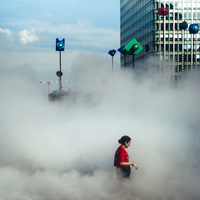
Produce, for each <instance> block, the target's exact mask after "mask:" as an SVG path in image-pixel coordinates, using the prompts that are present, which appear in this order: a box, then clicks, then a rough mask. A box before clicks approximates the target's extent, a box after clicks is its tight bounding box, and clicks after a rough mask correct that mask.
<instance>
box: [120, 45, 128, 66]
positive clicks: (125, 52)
mask: <svg viewBox="0 0 200 200" xmlns="http://www.w3.org/2000/svg"><path fill="white" fill-rule="evenodd" d="M124 47H125V46H121V47H120V48H119V49H118V51H119V52H120V53H121V54H123V55H124V67H126V55H127V51H126V50H124Z"/></svg>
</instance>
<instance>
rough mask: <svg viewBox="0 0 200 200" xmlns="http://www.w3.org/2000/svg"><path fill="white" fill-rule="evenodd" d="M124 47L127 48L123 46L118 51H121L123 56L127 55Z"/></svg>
mask: <svg viewBox="0 0 200 200" xmlns="http://www.w3.org/2000/svg"><path fill="white" fill-rule="evenodd" d="M124 47H125V46H121V47H120V48H119V49H118V51H119V52H120V53H122V54H123V55H126V54H127V51H125V50H124Z"/></svg>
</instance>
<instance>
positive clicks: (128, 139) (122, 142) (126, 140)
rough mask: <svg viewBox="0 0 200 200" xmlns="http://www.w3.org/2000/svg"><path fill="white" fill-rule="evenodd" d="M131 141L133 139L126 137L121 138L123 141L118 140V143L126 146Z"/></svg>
mask: <svg viewBox="0 0 200 200" xmlns="http://www.w3.org/2000/svg"><path fill="white" fill-rule="evenodd" d="M130 140H131V138H130V137H129V136H127V135H124V136H122V137H121V139H119V140H118V142H119V143H120V144H122V145H124V144H125V142H129V141H130Z"/></svg>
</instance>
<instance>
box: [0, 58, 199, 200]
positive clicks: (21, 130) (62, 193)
mask: <svg viewBox="0 0 200 200" xmlns="http://www.w3.org/2000/svg"><path fill="white" fill-rule="evenodd" d="M84 62H87V65H84V68H81V69H80V67H79V66H80V65H81V63H84ZM94 63H95V64H94ZM94 65H95V66H94ZM149 67H150V66H149ZM0 69H1V74H0V83H1V84H0V91H1V100H0V101H1V103H0V111H1V114H0V127H1V128H0V130H1V131H0V152H1V154H0V177H1V178H0V186H1V187H0V200H18V199H20V200H40V199H42V200H82V199H86V200H90V199H91V200H95V199H96V200H104V199H105V200H118V199H119V200H121V199H123V200H130V199H133V200H151V199H152V200H168V199H169V200H179V199H180V200H193V199H199V198H200V191H199V175H200V170H199V164H200V159H199V153H200V147H199V131H200V128H199V121H200V115H199V107H200V106H199V98H200V90H199V86H200V82H199V80H198V78H196V77H198V76H197V72H195V74H189V73H188V75H187V76H185V79H184V81H182V82H179V83H178V84H176V85H173V84H170V83H169V82H168V83H167V82H165V83H164V82H162V81H161V80H162V79H160V78H158V77H159V76H160V74H154V75H152V74H151V73H150V74H151V75H150V74H146V75H145V76H142V77H140V79H138V78H137V73H135V72H133V71H114V72H113V74H112V72H111V67H108V66H107V64H106V63H104V62H102V61H100V60H95V58H94V57H92V58H90V57H88V58H87V59H84V58H82V59H81V58H80V57H79V58H78V59H77V60H76V61H74V63H73V65H72V68H71V75H72V77H73V79H76V80H78V81H77V82H76V83H74V84H75V85H76V86H75V87H74V88H75V90H77V91H82V92H87V93H90V94H91V96H90V99H89V100H86V99H84V98H81V97H80V98H79V99H77V100H76V101H70V100H67V99H65V100H62V101H54V102H50V101H48V99H47V95H46V90H44V89H43V88H42V87H41V85H39V84H38V81H37V73H38V72H37V71H35V70H34V69H33V68H32V67H31V65H29V66H18V67H15V66H13V68H12V69H6V68H5V66H2V65H0ZM95 70H96V71H95ZM76 75H77V76H76ZM104 79H106V80H107V81H106V82H103V81H102V80H104ZM158 80H159V81H158ZM123 135H129V136H130V137H131V139H132V143H131V146H130V147H129V148H128V149H127V151H128V153H129V157H130V161H133V162H135V163H136V164H137V165H138V167H139V169H138V170H137V171H136V170H134V169H132V173H131V179H130V181H123V182H122V181H119V180H118V179H117V177H116V175H115V167H114V166H113V159H114V153H115V151H116V149H117V148H118V146H119V144H118V142H117V141H118V139H120V138H121V136H123Z"/></svg>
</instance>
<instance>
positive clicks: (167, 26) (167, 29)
mask: <svg viewBox="0 0 200 200" xmlns="http://www.w3.org/2000/svg"><path fill="white" fill-rule="evenodd" d="M166 31H169V24H168V23H166Z"/></svg>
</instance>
